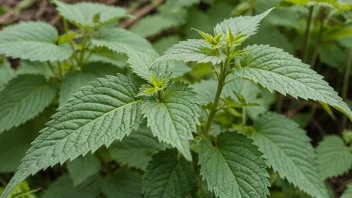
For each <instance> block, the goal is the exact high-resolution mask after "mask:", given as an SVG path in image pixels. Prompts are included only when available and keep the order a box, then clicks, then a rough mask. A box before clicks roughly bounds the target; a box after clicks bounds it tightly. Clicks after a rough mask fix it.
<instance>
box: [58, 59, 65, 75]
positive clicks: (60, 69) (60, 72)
mask: <svg viewBox="0 0 352 198" xmlns="http://www.w3.org/2000/svg"><path fill="white" fill-rule="evenodd" d="M57 64H58V67H59V74H60V78H61V79H64V74H63V72H62V68H61V63H60V62H58V63H57Z"/></svg>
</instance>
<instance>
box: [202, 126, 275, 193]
mask: <svg viewBox="0 0 352 198" xmlns="http://www.w3.org/2000/svg"><path fill="white" fill-rule="evenodd" d="M252 142H253V141H252V140H250V139H248V138H247V137H245V136H244V135H241V134H238V133H236V132H226V133H221V134H220V135H219V136H218V141H217V145H216V147H215V146H213V145H212V143H211V142H210V141H209V140H206V139H203V140H202V141H201V142H200V145H199V147H200V151H199V165H200V174H201V176H202V178H203V179H204V180H206V181H207V184H208V188H209V190H211V191H213V192H214V193H215V195H216V196H217V197H220V198H233V197H241V198H261V197H267V195H268V194H269V190H268V186H269V185H270V184H269V181H268V177H269V174H268V173H267V172H266V170H265V163H264V161H263V160H262V159H261V155H262V153H260V152H259V151H258V150H257V147H256V146H254V145H252Z"/></svg>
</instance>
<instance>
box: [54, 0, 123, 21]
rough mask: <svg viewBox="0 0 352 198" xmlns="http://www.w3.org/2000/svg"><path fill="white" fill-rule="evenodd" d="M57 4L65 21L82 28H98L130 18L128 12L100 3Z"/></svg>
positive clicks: (56, 2) (57, 2)
mask: <svg viewBox="0 0 352 198" xmlns="http://www.w3.org/2000/svg"><path fill="white" fill-rule="evenodd" d="M55 4H56V6H57V10H58V11H59V13H60V14H61V15H62V16H63V17H64V18H65V19H67V20H68V21H70V22H72V23H73V24H76V25H77V26H81V27H82V26H83V27H89V28H92V27H98V26H101V25H103V24H105V23H108V22H111V21H116V20H118V19H120V18H124V17H127V16H129V14H128V12H127V11H126V10H125V9H123V8H119V7H115V6H107V5H104V4H100V3H91V2H80V3H76V4H66V3H63V2H59V1H55Z"/></svg>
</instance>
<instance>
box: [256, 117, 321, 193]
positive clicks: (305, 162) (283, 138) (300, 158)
mask: <svg viewBox="0 0 352 198" xmlns="http://www.w3.org/2000/svg"><path fill="white" fill-rule="evenodd" d="M254 130H255V132H254V134H253V135H252V136H251V138H252V139H253V140H254V144H255V145H257V146H258V147H259V150H260V151H261V152H263V153H264V157H265V158H266V159H267V164H268V165H269V166H270V167H271V168H273V170H274V171H277V172H278V173H279V174H280V176H281V177H282V178H285V179H287V180H288V181H289V182H290V183H292V184H293V185H295V186H297V187H298V188H299V189H301V190H302V191H304V192H306V193H308V194H309V195H311V196H312V197H317V198H318V197H319V198H320V197H326V194H327V192H326V191H325V187H324V184H323V181H322V180H321V179H320V175H319V171H318V168H317V164H316V154H315V153H314V149H313V147H312V145H311V144H310V143H309V141H310V139H309V138H308V137H307V135H306V134H305V131H303V130H302V129H300V128H299V126H298V124H296V123H295V122H293V121H291V120H289V119H287V118H285V117H284V116H281V115H277V114H274V113H267V114H264V115H263V116H262V117H260V118H258V119H257V120H255V122H254Z"/></svg>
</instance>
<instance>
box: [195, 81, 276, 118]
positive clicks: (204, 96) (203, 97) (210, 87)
mask: <svg viewBox="0 0 352 198" xmlns="http://www.w3.org/2000/svg"><path fill="white" fill-rule="evenodd" d="M228 81H230V82H229V83H227V84H226V85H225V87H224V89H223V91H222V93H221V97H222V98H225V97H231V98H232V99H233V100H234V101H235V102H237V103H240V101H239V100H238V98H237V96H236V93H238V94H241V95H243V96H244V98H245V99H246V100H247V101H248V102H249V103H258V104H260V106H250V107H246V109H247V110H248V114H249V116H250V117H251V118H255V117H257V116H259V115H260V114H262V113H265V112H267V111H268V109H269V107H270V105H271V104H272V103H273V97H272V96H271V95H272V94H271V93H268V92H269V91H267V90H264V89H261V88H259V87H258V86H257V85H256V84H254V83H252V82H250V81H247V80H243V79H240V78H236V77H234V76H233V75H230V76H229V78H228ZM217 84H218V83H217V81H216V80H203V81H201V82H200V83H197V84H193V85H192V87H193V88H194V91H195V92H196V93H197V98H198V102H199V103H200V104H204V105H206V104H209V103H210V102H212V101H214V99H215V96H214V93H215V92H216V88H217Z"/></svg>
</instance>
